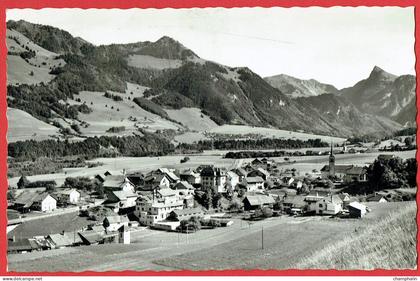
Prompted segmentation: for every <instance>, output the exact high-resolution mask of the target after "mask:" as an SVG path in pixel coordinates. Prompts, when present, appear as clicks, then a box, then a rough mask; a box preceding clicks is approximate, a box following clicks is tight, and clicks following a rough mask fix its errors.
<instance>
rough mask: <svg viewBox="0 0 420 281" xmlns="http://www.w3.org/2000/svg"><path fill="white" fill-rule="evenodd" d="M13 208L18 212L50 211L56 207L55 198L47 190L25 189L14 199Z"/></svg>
mask: <svg viewBox="0 0 420 281" xmlns="http://www.w3.org/2000/svg"><path fill="white" fill-rule="evenodd" d="M14 208H15V209H17V210H18V211H20V212H24V213H25V212H30V211H32V210H34V211H41V212H50V211H53V210H55V209H57V200H56V199H55V198H54V197H52V196H51V195H50V194H48V193H47V192H38V191H35V192H33V191H31V190H25V191H24V192H22V193H21V194H20V195H19V196H18V197H17V198H15V200H14Z"/></svg>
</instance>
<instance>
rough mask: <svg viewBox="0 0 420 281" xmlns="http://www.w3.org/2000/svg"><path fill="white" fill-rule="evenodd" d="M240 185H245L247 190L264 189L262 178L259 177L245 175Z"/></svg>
mask: <svg viewBox="0 0 420 281" xmlns="http://www.w3.org/2000/svg"><path fill="white" fill-rule="evenodd" d="M242 185H243V186H245V187H246V190H247V192H250V191H257V190H264V180H263V179H262V178H261V177H247V178H245V180H244V181H243V182H242Z"/></svg>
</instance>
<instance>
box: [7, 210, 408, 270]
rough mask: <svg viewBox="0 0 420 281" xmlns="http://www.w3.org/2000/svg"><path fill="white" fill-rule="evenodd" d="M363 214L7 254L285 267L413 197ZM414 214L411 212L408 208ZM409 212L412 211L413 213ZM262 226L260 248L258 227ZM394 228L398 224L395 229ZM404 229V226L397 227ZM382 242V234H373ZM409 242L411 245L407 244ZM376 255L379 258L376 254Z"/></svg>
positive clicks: (33, 263)
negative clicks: (124, 242) (262, 240)
mask: <svg viewBox="0 0 420 281" xmlns="http://www.w3.org/2000/svg"><path fill="white" fill-rule="evenodd" d="M369 205H370V207H371V208H372V212H371V213H368V215H367V216H366V217H364V218H363V219H359V220H358V219H332V218H329V217H303V218H293V217H289V216H283V217H275V218H270V219H267V220H265V221H258V222H254V223H253V224H252V225H248V224H247V223H246V222H244V221H243V222H242V223H241V221H240V220H238V219H234V221H235V223H234V224H233V225H232V226H231V227H227V228H217V229H214V230H201V231H199V232H196V233H194V234H189V235H188V238H187V235H186V234H178V233H170V232H164V231H154V230H149V229H144V230H141V231H139V232H136V233H132V237H131V239H132V244H130V245H115V244H114V245H97V246H90V247H78V248H68V249H60V250H52V251H47V252H42V253H39V252H36V253H29V254H14V255H9V256H8V262H9V270H10V271H85V270H92V271H107V270H117V271H119V270H181V269H191V270H206V269H216V270H217V269H255V268H260V269H287V268H294V267H296V266H297V265H298V264H299V263H300V262H301V261H302V260H303V259H304V258H305V257H307V256H308V255H309V254H311V253H314V252H320V251H322V249H323V248H325V247H326V246H328V245H334V244H336V243H337V242H338V241H341V240H343V239H347V238H344V237H347V236H349V235H351V234H352V233H354V232H355V230H356V229H357V231H358V232H360V233H363V231H365V229H368V228H369V227H370V225H372V224H374V223H377V222H378V221H381V220H382V219H384V218H387V217H388V216H389V214H390V213H392V212H395V211H397V212H398V211H399V210H401V209H404V208H407V206H408V205H411V207H410V208H413V207H412V206H414V208H415V203H414V202H402V203H369ZM411 215H412V219H414V218H415V214H411ZM411 215H410V216H411ZM262 228H264V249H262V247H261V237H262V235H261V232H262ZM396 231H398V229H396ZM401 231H402V230H401ZM372 237H373V238H372V239H377V242H380V241H381V240H380V237H378V236H372ZM406 247H411V248H410V249H407V251H410V250H411V249H412V248H413V247H414V248H415V245H414V246H413V245H407V246H406ZM378 260H379V258H378Z"/></svg>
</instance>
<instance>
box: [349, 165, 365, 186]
mask: <svg viewBox="0 0 420 281" xmlns="http://www.w3.org/2000/svg"><path fill="white" fill-rule="evenodd" d="M344 181H345V182H353V181H357V182H366V181H367V167H360V166H354V165H352V167H351V168H349V169H347V170H346V175H345V176H344Z"/></svg>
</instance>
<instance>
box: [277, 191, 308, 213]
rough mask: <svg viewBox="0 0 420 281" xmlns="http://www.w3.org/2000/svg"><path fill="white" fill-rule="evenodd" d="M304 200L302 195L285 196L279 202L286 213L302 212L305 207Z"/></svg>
mask: <svg viewBox="0 0 420 281" xmlns="http://www.w3.org/2000/svg"><path fill="white" fill-rule="evenodd" d="M306 205H307V204H306V202H305V199H304V197H302V196H298V195H297V196H287V197H286V198H284V199H283V202H280V209H281V210H282V211H283V212H285V213H287V214H292V213H303V212H304V211H305V208H306Z"/></svg>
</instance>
